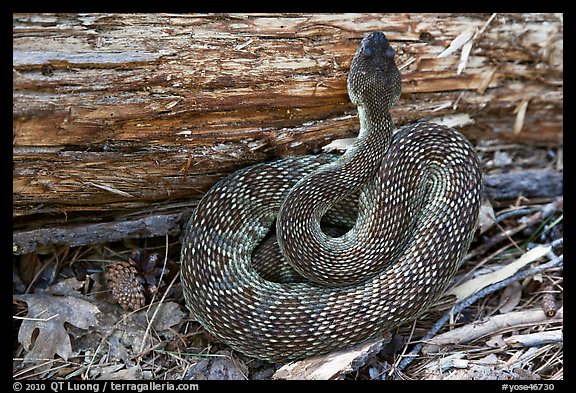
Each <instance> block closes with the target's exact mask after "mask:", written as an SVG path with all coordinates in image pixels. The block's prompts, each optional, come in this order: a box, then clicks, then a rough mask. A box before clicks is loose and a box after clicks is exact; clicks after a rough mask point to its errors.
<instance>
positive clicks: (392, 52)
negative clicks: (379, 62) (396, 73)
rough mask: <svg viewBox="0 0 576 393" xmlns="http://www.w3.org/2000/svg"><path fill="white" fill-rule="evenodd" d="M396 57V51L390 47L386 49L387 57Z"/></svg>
mask: <svg viewBox="0 0 576 393" xmlns="http://www.w3.org/2000/svg"><path fill="white" fill-rule="evenodd" d="M394 55H396V51H395V50H394V49H392V47H391V46H389V47H388V49H386V57H390V58H392V57H394Z"/></svg>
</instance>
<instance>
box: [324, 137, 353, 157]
mask: <svg viewBox="0 0 576 393" xmlns="http://www.w3.org/2000/svg"><path fill="white" fill-rule="evenodd" d="M355 141H356V138H355V137H354V138H345V139H335V140H333V141H332V142H330V143H329V144H327V145H326V146H324V147H322V151H325V152H326V153H330V152H333V151H346V149H348V148H349V147H350V146H352V144H353V143H354V142H355Z"/></svg>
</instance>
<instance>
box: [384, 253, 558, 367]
mask: <svg viewBox="0 0 576 393" xmlns="http://www.w3.org/2000/svg"><path fill="white" fill-rule="evenodd" d="M563 259H564V256H563V255H560V256H555V257H554V258H553V259H552V260H550V262H547V263H544V264H542V265H539V266H536V267H534V268H532V269H528V270H524V271H520V272H518V273H516V274H514V275H513V276H510V277H508V278H507V279H505V280H502V281H500V282H497V283H495V284H492V285H490V286H488V287H486V288H483V289H481V290H480V291H478V292H476V293H475V294H473V295H471V296H469V297H467V298H466V299H464V300H462V301H461V302H460V303H458V304H457V305H455V306H454V307H453V308H452V309H451V310H449V311H448V312H446V313H445V314H444V315H443V316H442V317H441V318H440V319H439V320H438V321H437V322H436V323H435V324H434V325H433V326H432V328H431V329H430V331H429V332H428V333H427V334H426V335H425V336H424V337H422V338H421V339H420V342H419V343H418V344H416V345H415V346H414V348H412V350H411V351H410V353H409V354H408V355H406V357H405V358H404V359H403V360H402V361H401V362H400V363H398V366H397V367H396V368H395V369H393V370H392V371H391V376H392V377H394V378H396V373H397V372H398V371H400V372H401V371H403V370H404V369H405V368H406V367H408V366H409V365H410V364H411V363H412V362H413V361H414V359H416V357H417V356H418V354H419V353H420V351H421V350H422V348H423V347H424V345H425V342H426V341H427V340H430V339H431V338H432V337H434V335H435V334H436V333H438V331H439V330H440V329H442V327H443V326H444V325H445V324H446V322H448V320H449V319H450V317H451V316H452V315H453V314H457V313H459V312H461V311H462V310H464V309H465V308H467V307H469V306H471V305H472V304H474V303H475V302H476V301H477V300H479V299H482V298H483V297H485V296H488V295H489V294H491V293H494V292H496V291H498V290H500V289H502V288H504V287H506V286H508V285H509V284H510V283H512V282H514V281H519V280H522V279H524V278H526V277H529V276H532V275H534V274H537V273H540V272H543V271H545V270H548V269H551V268H554V267H558V266H561V265H562V264H563Z"/></svg>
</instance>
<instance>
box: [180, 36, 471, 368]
mask: <svg viewBox="0 0 576 393" xmlns="http://www.w3.org/2000/svg"><path fill="white" fill-rule="evenodd" d="M394 56H395V51H394V50H393V49H392V47H391V46H390V44H389V42H388V40H387V38H386V37H385V35H384V34H383V33H380V32H374V33H370V34H368V35H367V36H365V37H364V39H363V40H362V42H361V43H360V45H359V47H358V49H357V51H356V54H355V55H354V58H353V59H352V63H351V66H350V71H349V74H348V95H349V97H350V100H351V101H352V103H353V104H355V105H356V106H357V108H358V117H359V120H360V131H359V135H358V138H357V140H356V141H355V143H354V144H353V145H352V146H351V147H350V148H349V149H348V150H347V151H346V152H345V153H344V154H343V155H342V156H340V157H339V158H334V157H333V156H330V155H311V156H304V157H289V158H283V159H278V160H276V161H272V162H268V163H261V164H256V165H253V166H250V167H248V168H245V169H242V170H240V171H238V172H236V173H234V174H232V175H230V176H228V177H227V178H225V179H223V180H221V181H220V182H218V183H217V184H216V185H215V186H214V187H213V188H212V189H211V190H209V191H208V192H207V193H206V194H205V196H204V197H203V198H202V200H201V201H200V203H199V205H198V206H197V208H196V210H195V212H194V213H193V214H192V216H191V218H190V221H189V223H188V225H187V227H186V232H185V234H184V237H183V240H182V255H181V262H182V269H181V272H182V284H183V288H184V297H185V300H186V303H187V306H188V308H189V309H190V311H191V315H192V317H193V318H194V319H195V320H197V321H199V322H200V323H201V324H202V325H203V326H204V327H205V329H206V330H208V331H209V332H210V333H211V334H213V335H214V336H216V337H217V338H219V339H220V340H222V341H223V342H225V343H227V344H228V345H230V346H231V347H232V348H234V349H236V350H238V351H240V352H242V353H244V354H246V355H249V356H251V357H255V358H259V359H264V360H268V361H274V362H282V361H288V360H294V359H300V358H304V357H307V356H312V355H317V354H322V353H327V352H330V351H334V350H339V349H342V348H346V347H348V346H351V345H354V344H357V343H361V342H363V341H365V340H368V339H371V338H374V337H376V336H378V335H379V334H380V333H382V332H383V331H385V330H389V329H392V328H394V327H397V326H399V325H401V324H403V323H405V322H408V321H410V320H413V319H415V318H416V317H418V316H419V315H421V314H422V313H423V312H425V311H426V310H427V309H428V308H429V307H430V305H432V304H433V303H434V302H435V301H436V300H437V299H438V298H439V297H440V296H441V294H442V293H443V292H444V291H445V289H446V287H447V286H448V284H449V282H450V280H451V279H452V277H453V276H454V274H455V273H456V270H457V269H458V267H459V266H460V263H461V261H462V259H463V257H464V255H465V253H466V251H467V249H468V247H469V245H470V242H471V240H472V237H473V233H474V229H475V225H476V221H477V218H478V212H479V208H480V195H481V172H480V169H479V163H478V158H477V156H476V154H475V152H474V149H473V147H472V145H471V144H470V143H469V142H468V141H467V140H466V139H465V138H464V137H463V136H462V135H461V134H460V133H459V132H457V131H455V130H453V129H451V128H448V127H445V126H441V125H437V124H431V123H425V122H417V123H413V124H411V125H407V126H404V127H402V128H400V129H399V130H397V132H395V133H394V123H393V121H392V118H391V115H390V108H391V107H392V106H393V105H394V104H395V103H396V102H397V100H398V99H399V97H400V91H401V76H400V72H399V71H398V68H397V67H396V64H395V62H394ZM350 205H352V207H350ZM350 220H352V222H349V221H350ZM326 222H329V223H333V224H337V223H346V222H349V223H348V224H347V225H348V227H345V229H344V230H342V231H341V232H340V233H336V234H333V233H332V234H329V233H330V232H329V231H328V230H327V229H326V228H325V226H326V224H325V223H326ZM274 225H275V232H274ZM343 225H346V224H343ZM271 233H272V235H271ZM267 237H272V243H271V242H267V243H271V244H272V248H274V244H277V245H276V246H275V250H274V249H272V250H267V251H259V244H260V243H262V242H263V240H264V239H265V238H267ZM275 241H277V243H276V242H275ZM264 243H266V242H264ZM257 256H258V258H257ZM257 260H258V261H257ZM275 269H281V270H282V271H284V272H287V273H286V274H284V273H282V274H279V275H277V277H274V273H271V272H272V271H273V270H275ZM286 277H293V278H294V279H289V278H286Z"/></svg>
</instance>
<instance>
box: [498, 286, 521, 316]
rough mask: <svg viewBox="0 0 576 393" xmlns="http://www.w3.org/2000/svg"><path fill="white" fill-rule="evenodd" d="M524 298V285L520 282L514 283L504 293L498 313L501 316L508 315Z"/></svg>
mask: <svg viewBox="0 0 576 393" xmlns="http://www.w3.org/2000/svg"><path fill="white" fill-rule="evenodd" d="M521 298H522V285H520V283H519V282H518V281H514V282H513V283H511V284H510V285H508V286H507V287H506V288H505V289H504V291H503V292H502V296H501V297H500V304H498V311H499V312H500V314H506V313H507V312H510V311H512V310H514V308H516V306H517V305H518V304H519V303H520V299H521Z"/></svg>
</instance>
